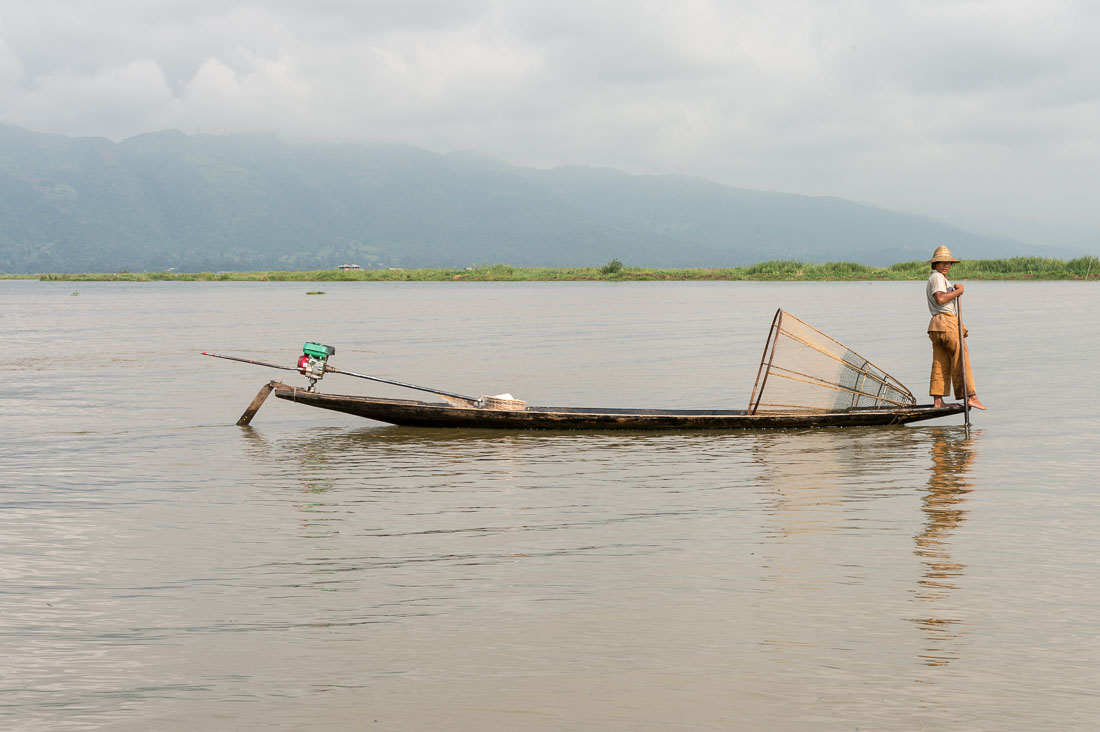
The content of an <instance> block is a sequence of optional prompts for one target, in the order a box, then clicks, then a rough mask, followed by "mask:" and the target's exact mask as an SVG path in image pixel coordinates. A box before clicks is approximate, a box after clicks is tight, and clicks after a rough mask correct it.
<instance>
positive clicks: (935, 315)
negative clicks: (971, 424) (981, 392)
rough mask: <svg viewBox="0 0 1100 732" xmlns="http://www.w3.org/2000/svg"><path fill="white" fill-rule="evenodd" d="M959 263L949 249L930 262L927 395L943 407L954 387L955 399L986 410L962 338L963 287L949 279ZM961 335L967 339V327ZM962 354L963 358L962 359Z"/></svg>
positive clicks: (938, 249) (941, 248) (939, 251)
mask: <svg viewBox="0 0 1100 732" xmlns="http://www.w3.org/2000/svg"><path fill="white" fill-rule="evenodd" d="M958 261H959V260H957V259H955V258H954V257H953V256H951V250H949V249H948V248H947V247H946V246H938V247H936V251H935V252H933V253H932V258H931V259H929V260H928V263H929V264H930V265H932V274H931V275H929V277H928V287H927V288H925V290H926V293H927V295H928V311H929V312H930V313H932V320H931V321H930V322H929V323H928V338H929V339H930V340H931V341H932V377H931V379H930V383H929V385H928V394H929V395H930V396H931V397H933V402H932V406H934V407H942V406H943V398H944V397H945V396H948V394H949V393H950V390H949V387H950V385H951V384H954V387H955V398H956V399H967V397H969V398H968V399H967V401H968V402H969V404H970V406H971V407H973V408H974V409H985V408H986V407H985V405H984V404H982V403H981V401H980V400H979V399H978V393H977V392H978V390H977V388H975V386H974V374H973V373H972V372H971V371H970V351H969V349H967V347H966V341H965V340H962V341H961V342H960V339H959V331H960V327H959V303H958V299H959V297H960V296H962V294H963V286H962V285H961V284H955V285H952V284H951V283H950V282H949V281H948V280H947V273H948V272H950V271H951V265H952V264H954V263H955V262H958ZM961 330H962V336H963V338H964V339H965V338H966V336H967V330H966V326H965V325H964V326H962V328H961ZM960 351H961V355H962V358H961V359H960ZM960 361H961V362H964V363H965V364H966V389H965V391H967V392H969V394H967V395H966V396H963V391H964V389H963V381H962V368H960Z"/></svg>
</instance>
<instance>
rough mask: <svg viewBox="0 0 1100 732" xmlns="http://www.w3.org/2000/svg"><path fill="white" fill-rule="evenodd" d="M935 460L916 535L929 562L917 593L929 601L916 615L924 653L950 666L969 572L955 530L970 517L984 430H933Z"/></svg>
mask: <svg viewBox="0 0 1100 732" xmlns="http://www.w3.org/2000/svg"><path fill="white" fill-rule="evenodd" d="M930 432H932V434H933V437H932V443H931V445H930V447H929V456H930V457H931V458H932V464H931V467H930V468H929V473H928V486H927V488H926V490H925V493H924V496H923V497H922V499H921V510H922V511H923V512H924V515H925V523H924V529H923V530H922V531H921V532H920V533H919V534H917V535H916V536H915V537H913V539H914V541H915V543H916V549H915V552H916V554H917V556H919V557H920V558H921V561H922V562H923V563H924V571H923V573H922V575H921V578H920V579H919V580H918V582H917V591H916V597H917V600H918V601H921V602H924V603H927V606H928V608H929V610H931V611H932V612H930V613H929V614H928V615H926V616H924V617H919V618H913V622H915V623H916V624H917V625H918V626H919V627H920V628H921V630H922V631H923V632H924V634H925V640H926V647H925V650H924V653H923V654H921V658H922V659H923V660H924V662H925V663H926V664H928V665H930V666H946V665H947V664H949V663H951V661H954V660H956V659H957V658H958V651H957V649H956V647H957V646H958V644H959V641H960V638H961V637H962V632H961V627H962V623H963V620H962V618H960V617H958V615H959V613H957V612H952V611H951V608H950V605H949V604H948V603H949V600H950V596H951V594H952V592H953V591H954V590H956V589H958V582H959V580H960V579H961V578H962V577H963V575H964V574H965V570H966V565H965V564H962V563H961V562H959V561H957V560H956V559H955V558H954V557H953V556H952V555H951V541H952V536H953V535H954V533H955V531H956V530H957V529H958V528H959V526H960V525H961V524H962V523H963V522H964V521H966V515H967V513H968V512H969V511H968V509H967V508H965V505H964V504H965V503H966V500H967V496H968V495H969V493H970V492H971V491H972V490H973V483H972V482H971V479H970V471H971V463H972V462H973V460H974V454H975V448H976V446H977V443H978V441H979V440H980V439H981V432H975V431H971V432H969V433H968V432H967V431H965V430H960V429H959V428H957V427H944V428H937V429H934V430H930Z"/></svg>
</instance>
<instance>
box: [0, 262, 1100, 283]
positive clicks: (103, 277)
mask: <svg viewBox="0 0 1100 732" xmlns="http://www.w3.org/2000/svg"><path fill="white" fill-rule="evenodd" d="M928 272H929V265H928V264H927V263H925V262H921V261H914V262H899V263H897V264H893V265H891V266H889V267H870V266H867V265H863V264H857V263H855V262H830V263H826V264H815V263H809V262H800V261H794V260H778V261H771V262H761V263H759V264H753V265H750V266H746V267H722V268H716V269H701V268H700V269H656V268H652V267H632V266H629V265H625V264H623V263H622V262H621V261H619V260H618V259H613V260H611V261H610V262H608V263H607V264H605V265H603V266H601V267H513V266H511V265H507V264H485V265H477V266H474V267H470V268H467V269H392V268H391V269H362V270H350V271H345V270H339V269H321V270H311V271H307V272H281V271H270V272H190V273H188V272H115V273H90V274H36V275H0V278H4V279H39V280H43V281H60V282H155V281H170V282H171V281H181V282H188V281H211V282H561V281H584V280H602V281H612V282H626V281H654V280H748V281H757V280H762V281H779V282H787V281H792V282H794V281H831V280H843V281H851V280H923V279H925V278H926V277H928ZM951 279H953V280H1086V279H1097V280H1100V258H1097V257H1079V258H1077V259H1072V260H1069V261H1068V262H1067V261H1063V260H1061V259H1045V258H1042V257H1014V258H1012V259H973V260H968V261H963V262H960V263H958V264H956V265H955V266H954V267H953V268H952V270H951Z"/></svg>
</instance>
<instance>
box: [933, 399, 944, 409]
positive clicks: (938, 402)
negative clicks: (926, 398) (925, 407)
mask: <svg viewBox="0 0 1100 732" xmlns="http://www.w3.org/2000/svg"><path fill="white" fill-rule="evenodd" d="M942 406H943V397H935V398H934V399H932V407H933V408H934V409H939V408H940V407H942Z"/></svg>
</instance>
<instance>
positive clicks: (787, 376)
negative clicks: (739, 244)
mask: <svg viewBox="0 0 1100 732" xmlns="http://www.w3.org/2000/svg"><path fill="white" fill-rule="evenodd" d="M916 403H917V400H916V399H915V398H914V397H913V394H912V392H910V391H909V390H908V389H907V388H905V386H904V385H903V384H902V383H901V382H899V381H898V380H897V379H895V378H894V377H893V376H890V374H888V373H886V372H885V371H883V370H882V369H880V368H879V367H877V366H875V365H874V364H873V363H871V362H870V361H868V360H867V359H866V358H864V357H863V356H860V355H859V354H858V353H856V352H855V351H853V350H852V349H850V348H848V347H847V346H845V345H844V344H843V343H841V342H840V341H837V340H835V339H833V338H830V337H829V336H827V335H825V334H824V333H822V332H821V331H819V330H817V329H816V328H814V327H813V326H811V325H809V324H807V323H805V322H804V321H802V320H799V319H798V318H796V317H794V316H793V315H791V314H790V313H788V312H786V311H784V310H783V309H779V310H777V311H776V313H775V318H774V319H773V320H772V326H771V329H770V330H769V331H768V340H767V341H766V342H765V344H764V355H763V357H762V358H761V360H760V369H759V370H758V371H757V374H756V384H755V385H753V390H752V396H751V397H750V398H749V410H748V411H749V413H750V414H756V413H757V412H759V411H783V412H790V411H800V412H804V411H813V412H835V411H842V410H846V409H890V408H898V407H909V406H912V405H914V404H916Z"/></svg>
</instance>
